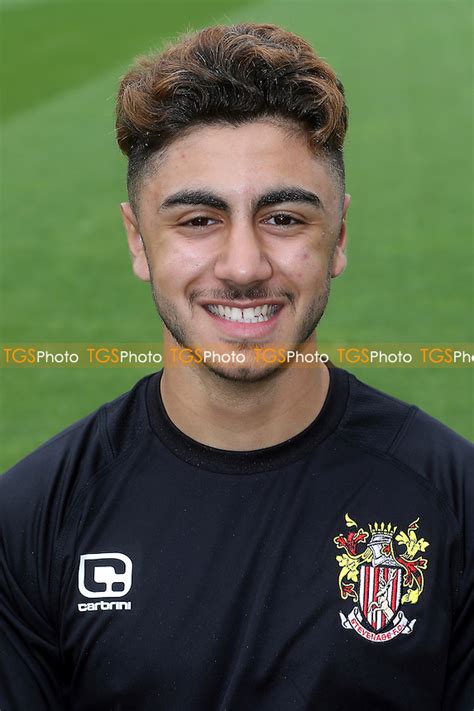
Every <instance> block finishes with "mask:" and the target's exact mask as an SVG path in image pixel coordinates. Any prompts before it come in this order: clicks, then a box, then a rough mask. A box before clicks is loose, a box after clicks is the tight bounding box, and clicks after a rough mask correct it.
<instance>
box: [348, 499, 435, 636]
mask: <svg viewBox="0 0 474 711" xmlns="http://www.w3.org/2000/svg"><path fill="white" fill-rule="evenodd" d="M345 520H346V525H347V527H348V528H355V529H356V531H357V532H356V531H349V532H348V533H347V534H346V535H344V534H343V533H340V534H339V535H338V536H336V537H335V538H334V543H335V544H336V547H337V548H339V549H342V550H343V551H344V552H343V553H342V555H337V556H336V560H337V562H338V563H339V566H340V572H339V590H340V593H341V597H342V599H343V600H348V599H349V598H352V599H353V600H354V602H355V603H356V605H355V607H354V608H353V609H352V610H351V611H350V612H349V614H348V615H347V617H346V615H345V614H344V613H343V612H339V615H340V618H341V624H342V626H343V627H344V628H345V629H348V630H350V629H353V630H355V631H356V632H357V633H358V634H360V635H361V637H365V639H368V640H370V641H371V642H388V641H389V640H391V639H394V638H395V637H398V635H399V634H410V633H411V632H412V631H413V627H414V625H415V622H416V619H414V620H408V619H407V617H406V615H405V613H404V611H403V610H402V609H400V608H401V607H402V606H403V605H405V604H411V605H416V603H417V602H418V600H419V597H420V595H421V594H422V592H423V588H424V582H425V581H424V575H423V571H425V570H426V568H427V566H428V561H427V559H426V558H424V557H423V556H422V555H419V554H420V553H424V551H425V550H426V549H427V547H428V546H429V543H428V541H426V540H425V539H424V538H418V537H417V534H416V531H417V530H418V521H419V520H420V519H419V517H418V518H417V519H416V520H415V521H413V522H412V523H410V525H409V526H408V529H407V531H406V532H405V531H400V532H399V533H398V534H397V535H395V534H396V531H397V527H396V526H392V524H391V523H389V524H387V525H385V523H374V524H373V525H372V524H369V527H368V528H369V530H368V531H366V530H364V529H363V528H361V527H360V526H359V525H358V524H357V523H356V522H355V521H353V520H352V519H351V518H350V516H349V514H347V513H346V516H345ZM394 541H395V542H396V543H397V544H398V548H399V550H398V551H396V552H394V548H393V545H394Z"/></svg>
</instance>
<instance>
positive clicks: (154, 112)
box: [116, 24, 347, 200]
mask: <svg viewBox="0 0 474 711" xmlns="http://www.w3.org/2000/svg"><path fill="white" fill-rule="evenodd" d="M263 117H275V118H283V119H290V120H291V121H293V122H297V123H298V124H299V125H300V126H301V127H302V128H303V129H305V131H306V132H307V136H308V139H309V142H310V145H311V146H312V147H313V149H314V150H315V151H317V152H323V153H325V154H326V155H327V157H328V158H329V159H330V160H331V164H332V165H333V166H334V167H335V168H336V169H337V172H338V174H339V176H340V178H341V180H342V184H344V163H343V154H342V149H343V143H344V136H345V133H346V129H347V108H346V105H345V101H344V89H343V86H342V84H341V82H340V81H339V80H338V79H337V77H336V75H335V73H334V71H333V70H332V69H331V67H330V66H329V65H328V64H327V63H326V62H325V61H324V60H323V59H321V57H319V56H318V55H317V54H315V52H314V51H313V49H312V48H311V46H310V45H309V44H308V43H307V42H306V41H305V40H303V39H302V38H301V37H298V36H297V35H295V34H293V33H291V32H288V31H286V30H284V29H282V28H281V27H277V26H276V25H259V24H241V25H230V26H225V25H223V26H214V27H207V28H206V29H203V30H201V31H199V32H194V33H191V34H186V35H184V36H182V37H181V38H180V39H179V40H178V42H176V43H174V44H171V45H169V46H168V47H167V48H166V49H165V50H164V51H163V52H161V53H159V54H156V55H151V56H148V57H141V58H139V59H138V60H137V61H136V63H135V65H134V66H133V67H132V69H131V70H130V71H129V72H128V73H127V74H126V75H125V76H124V77H123V78H122V80H121V83H120V89H119V93H118V98H117V121H116V129H117V142H118V144H119V146H120V149H121V150H122V151H123V153H125V154H126V155H127V156H128V159H129V165H128V189H129V194H130V196H131V199H132V200H133V196H134V193H135V189H136V183H137V178H138V177H139V176H140V175H141V173H142V171H143V169H144V167H145V165H146V164H147V163H148V159H149V158H150V156H151V155H153V154H155V153H156V152H157V151H159V150H160V149H162V148H165V147H166V146H167V145H169V144H170V143H171V142H172V141H173V140H174V139H175V138H177V137H178V136H180V135H182V134H183V132H184V131H185V130H186V129H190V128H192V127H194V126H197V125H199V124H218V123H227V124H231V125H239V124H243V123H246V122H248V121H251V120H253V119H257V118H263Z"/></svg>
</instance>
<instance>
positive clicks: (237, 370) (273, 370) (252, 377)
mask: <svg viewBox="0 0 474 711" xmlns="http://www.w3.org/2000/svg"><path fill="white" fill-rule="evenodd" d="M283 365H284V364H279V363H277V364H275V365H271V366H266V367H262V368H255V367H246V366H240V365H237V366H234V367H229V366H225V365H218V364H211V363H203V365H202V367H203V368H207V370H209V371H210V372H211V373H213V374H214V375H215V376H217V377H218V378H221V379H222V380H227V381H229V382H233V383H258V382H261V381H263V380H268V379H269V378H272V377H275V376H276V375H277V374H278V372H279V371H280V370H282V367H283Z"/></svg>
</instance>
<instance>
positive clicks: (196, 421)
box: [161, 339, 329, 451]
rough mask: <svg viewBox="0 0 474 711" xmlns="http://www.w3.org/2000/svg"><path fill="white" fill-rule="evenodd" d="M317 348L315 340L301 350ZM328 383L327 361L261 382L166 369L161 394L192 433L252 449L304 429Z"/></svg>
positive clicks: (283, 370) (216, 443)
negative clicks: (237, 380) (323, 363)
mask: <svg viewBox="0 0 474 711" xmlns="http://www.w3.org/2000/svg"><path fill="white" fill-rule="evenodd" d="M315 350H316V340H315V339H311V340H310V341H309V342H308V343H307V344H306V347H305V348H304V349H302V348H300V352H314V351H315ZM328 387H329V373H328V370H327V368H326V366H324V365H314V366H301V365H300V366H299V367H298V365H289V366H285V367H280V368H279V369H278V370H277V371H275V372H274V374H273V375H272V376H271V377H270V378H266V379H263V380H261V381H257V382H236V381H233V380H228V379H225V378H222V377H220V376H218V375H216V374H215V373H213V372H211V371H210V370H208V369H207V368H206V367H205V366H202V365H194V366H191V367H169V368H166V367H165V369H164V372H163V376H162V379H161V397H162V399H163V404H164V406H165V409H166V412H167V413H168V416H169V418H170V419H171V421H172V422H173V423H174V424H175V426H176V427H178V429H180V430H181V431H182V432H184V433H185V434H186V435H188V437H191V438H192V439H194V440H196V441H197V442H200V443H202V444H206V445H208V446H210V447H215V448H217V449H225V450H232V451H249V450H253V449H263V448H265V447H271V446H273V445H275V444H279V443H280V442H284V441H285V440H287V439H289V438H290V437H293V436H295V435H297V434H298V433H299V432H301V431H302V430H304V429H305V428H306V427H307V426H308V425H309V424H310V423H311V422H312V421H313V420H314V419H315V418H316V417H317V415H318V414H319V412H320V410H321V408H322V406H323V404H324V400H325V398H326V395H327V391H328Z"/></svg>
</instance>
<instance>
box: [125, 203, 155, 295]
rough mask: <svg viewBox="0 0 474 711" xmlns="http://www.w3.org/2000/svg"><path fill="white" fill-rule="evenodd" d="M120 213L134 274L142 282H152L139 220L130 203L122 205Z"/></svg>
mask: <svg viewBox="0 0 474 711" xmlns="http://www.w3.org/2000/svg"><path fill="white" fill-rule="evenodd" d="M120 212H121V213H122V220H123V224H124V227H125V232H126V233H127V240H128V248H129V250H130V256H131V258H132V268H133V273H134V274H135V276H137V277H138V278H139V279H141V280H142V281H150V270H149V268H148V261H147V258H146V252H145V245H144V243H143V240H142V236H141V234H140V228H139V226H138V220H137V218H136V217H135V214H134V212H133V210H132V208H131V205H130V203H128V202H122V203H120Z"/></svg>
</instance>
